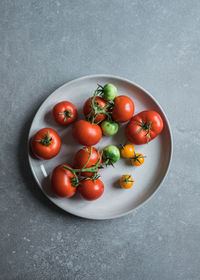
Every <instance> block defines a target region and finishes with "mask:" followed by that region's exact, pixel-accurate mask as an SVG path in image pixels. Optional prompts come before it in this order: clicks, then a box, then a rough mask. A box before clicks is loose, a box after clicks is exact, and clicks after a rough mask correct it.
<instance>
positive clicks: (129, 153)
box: [121, 144, 135, 158]
mask: <svg viewBox="0 0 200 280" xmlns="http://www.w3.org/2000/svg"><path fill="white" fill-rule="evenodd" d="M121 146H122V148H121V156H122V157H123V158H130V157H133V156H134V155H135V148H134V146H133V145H132V144H126V145H121Z"/></svg>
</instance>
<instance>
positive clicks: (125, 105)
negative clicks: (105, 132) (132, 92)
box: [112, 95, 135, 123]
mask: <svg viewBox="0 0 200 280" xmlns="http://www.w3.org/2000/svg"><path fill="white" fill-rule="evenodd" d="M134 112H135V105H134V102H133V101H132V100H131V99H130V98H129V97H128V96H125V95H119V96H118V97H116V98H115V100H114V107H113V109H112V118H113V120H114V121H116V122H119V123H122V122H127V121H128V120H130V118H131V117H132V116H133V114H134Z"/></svg>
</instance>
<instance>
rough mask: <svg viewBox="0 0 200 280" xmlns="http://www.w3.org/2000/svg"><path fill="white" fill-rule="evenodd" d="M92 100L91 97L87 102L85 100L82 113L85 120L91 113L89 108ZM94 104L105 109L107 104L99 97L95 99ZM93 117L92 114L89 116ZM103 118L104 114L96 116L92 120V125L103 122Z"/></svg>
mask: <svg viewBox="0 0 200 280" xmlns="http://www.w3.org/2000/svg"><path fill="white" fill-rule="evenodd" d="M92 98H93V97H90V98H89V99H88V100H86V102H85V104H84V106H83V113H84V115H85V117H86V118H87V116H88V114H89V113H90V112H91V111H92V107H91V99H92ZM94 102H95V103H97V104H98V106H100V107H105V106H106V105H107V104H108V103H107V102H106V101H105V100H103V98H101V97H99V96H97V97H95V99H94ZM106 111H107V110H106ZM93 116H94V113H92V114H91V118H92V117H93ZM91 118H90V120H91ZM105 118H106V115H105V114H97V116H96V118H95V119H94V123H99V122H102V121H103V120H105Z"/></svg>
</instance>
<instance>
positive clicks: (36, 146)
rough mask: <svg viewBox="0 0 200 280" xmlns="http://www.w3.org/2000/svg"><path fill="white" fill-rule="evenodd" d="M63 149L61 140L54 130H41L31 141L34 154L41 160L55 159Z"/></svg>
mask: <svg viewBox="0 0 200 280" xmlns="http://www.w3.org/2000/svg"><path fill="white" fill-rule="evenodd" d="M60 148H61V139H60V136H59V135H58V134H57V132H56V131H55V130H53V129H52V128H42V129H40V130H39V131H38V132H37V133H36V134H35V135H34V136H33V137H32V139H31V149H32V152H33V154H34V155H35V156H36V157H38V158H41V159H50V158H53V157H55V156H56V155H57V154H58V153H59V151H60Z"/></svg>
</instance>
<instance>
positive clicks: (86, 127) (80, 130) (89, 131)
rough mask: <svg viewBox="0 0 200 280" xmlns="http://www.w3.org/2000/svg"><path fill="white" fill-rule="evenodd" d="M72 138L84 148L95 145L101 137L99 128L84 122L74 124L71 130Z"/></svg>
mask: <svg viewBox="0 0 200 280" xmlns="http://www.w3.org/2000/svg"><path fill="white" fill-rule="evenodd" d="M72 135H73V137H74V138H75V139H76V140H77V141H78V142H79V143H80V144H82V145H84V146H93V145H96V144H97V143H98V142H99V141H100V139H101V136H102V131H101V128H100V127H99V126H98V125H97V124H92V123H90V122H88V121H85V120H80V121H77V122H75V124H74V125H73V128H72Z"/></svg>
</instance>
